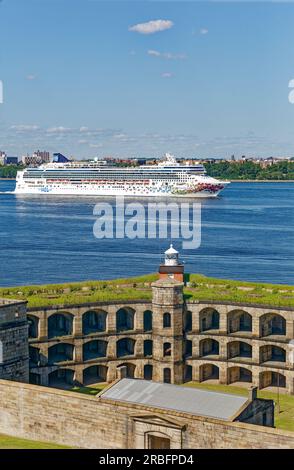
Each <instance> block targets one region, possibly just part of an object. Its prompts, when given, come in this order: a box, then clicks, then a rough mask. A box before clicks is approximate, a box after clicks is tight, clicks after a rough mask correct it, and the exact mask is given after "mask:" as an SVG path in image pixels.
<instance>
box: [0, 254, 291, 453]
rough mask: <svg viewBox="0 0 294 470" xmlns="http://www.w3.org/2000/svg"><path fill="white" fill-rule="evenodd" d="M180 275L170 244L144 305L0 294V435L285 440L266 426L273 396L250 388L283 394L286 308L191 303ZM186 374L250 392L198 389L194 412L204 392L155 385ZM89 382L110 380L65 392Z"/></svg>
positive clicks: (188, 441) (188, 443)
mask: <svg viewBox="0 0 294 470" xmlns="http://www.w3.org/2000/svg"><path fill="white" fill-rule="evenodd" d="M183 280H184V269H183V265H182V264H181V263H180V261H179V254H178V252H177V251H176V250H174V249H173V248H172V247H171V248H170V249H169V250H167V251H166V253H165V262H164V263H163V264H162V265H161V266H160V268H159V279H158V280H157V281H156V282H154V283H152V300H151V301H150V302H146V301H133V302H132V301H127V302H123V303H121V302H95V303H87V304H85V303H83V304H82V303H81V304H77V305H57V306H54V307H53V306H52V307H51V306H50V307H49V306H48V307H42V308H27V305H26V302H24V301H10V300H9V301H8V300H1V302H0V417H1V419H0V433H4V434H5V433H6V434H11V435H15V436H19V437H27V438H31V439H41V440H45V441H49V442H57V443H61V444H66V445H70V446H72V445H74V446H77V447H90V448H121V449H123V448H134V447H135V448H211V447H218V448H241V447H245V448H262V447H264V448H273V447H279V448H287V447H291V448H294V435H293V434H292V433H286V432H285V431H281V430H276V429H274V428H272V427H271V426H273V402H272V401H271V400H262V399H258V398H257V395H256V389H257V388H259V389H262V388H266V387H276V386H277V387H279V388H281V389H284V391H285V392H286V393H289V394H293V382H294V368H293V361H292V355H293V354H292V352H293V351H292V343H291V340H293V338H294V330H293V325H294V318H293V310H294V309H291V308H278V307H275V308H274V309H273V308H272V307H269V306H266V305H264V306H260V305H259V306H255V305H252V304H230V303H229V302H227V303H224V302H223V303H219V302H218V303H217V302H212V301H209V299H208V300H207V301H201V302H195V301H194V302H191V301H189V300H187V299H185V298H184V295H183V287H184V282H183ZM133 378H135V379H145V380H144V381H143V382H144V383H143V385H140V383H141V382H142V380H141V381H140V380H139V381H138V380H137V381H134V380H132V379H133ZM1 379H4V380H1ZM151 380H152V382H151ZM191 380H193V381H199V382H206V381H207V382H208V383H209V382H213V383H221V384H231V383H235V384H239V385H240V384H244V383H245V384H246V383H247V384H248V385H249V386H250V391H249V399H246V398H245V399H244V397H243V398H242V397H238V398H237V402H238V403H235V404H234V400H235V399H234V396H233V395H227V396H224V395H223V394H219V393H216V392H209V393H208V395H207V396H205V398H204V402H203V403H204V404H203V405H197V406H198V411H197V410H196V408H195V407H196V402H197V400H198V398H199V400H200V402H199V403H201V400H202V398H201V397H203V396H204V395H203V394H205V393H207V392H205V391H202V392H196V391H195V390H194V391H193V390H192V391H191V392H188V390H189V389H187V388H186V387H176V388H175V389H173V392H172V393H171V391H170V392H169V391H168V392H167V395H165V394H166V389H163V388H162V389H158V388H157V387H164V386H166V384H182V383H184V382H187V381H191ZM124 381H126V382H124ZM128 381H129V382H128ZM147 381H150V385H148V382H147ZM99 382H104V383H105V382H108V383H109V384H111V385H109V387H108V388H106V389H104V390H103V391H102V392H101V393H102V394H98V395H97V397H94V396H87V395H83V394H77V393H74V392H70V391H68V390H67V389H71V388H72V387H73V386H74V385H78V386H81V385H84V386H89V385H91V384H97V383H99ZM128 387H133V388H134V390H135V392H134V393H133V395H132V394H131V395H132V396H136V397H137V399H136V400H134V401H132V399H131V397H130V393H129V390H131V388H130V389H129V388H128ZM136 387H138V388H139V389H140V387H141V391H139V392H137V390H136ZM151 388H152V391H151ZM57 389H60V390H57ZM183 389H185V390H183ZM169 390H171V389H169ZM190 390H191V389H190ZM147 392H148V393H147ZM190 393H192V395H191V396H190ZM197 393H198V395H197ZM201 393H202V395H201ZM146 394H147V395H146ZM183 394H184V395H183ZM123 395H124V396H125V397H126V398H125V399H123V400H122V399H121V398H119V397H122V396H123ZM163 396H166V397H168V396H169V400H170V402H171V405H170V407H169V406H166V407H165V404H164V402H162V397H163ZM188 396H189V399H188ZM138 397H139V398H138ZM150 397H151V398H150ZM183 397H187V400H186V399H185V398H183ZM197 397H198V398H197ZM228 397H229V398H228ZM147 399H150V403H149V404H148V403H147V402H146V400H147ZM195 400H196V401H195ZM209 400H210V401H211V405H209V406H208V405H207V404H208V402H209ZM219 400H220V402H219ZM218 402H219V403H226V402H228V407H229V408H228V410H229V411H228V413H227V416H225V415H223V412H224V410H225V407H224V406H223V405H222V404H221V405H217V403H218ZM160 403H163V405H160ZM41 405H42V406H41ZM199 406H200V407H199ZM202 406H203V407H202ZM189 407H190V408H189ZM191 407H192V408H191ZM205 407H207V410H206V411H205ZM165 408H166V409H165ZM191 410H192V413H191ZM53 416H54V417H55V418H54V419H53V418H52V417H53ZM97 428H99V429H100V432H99V433H97V432H95V431H96V430H97ZM165 446H166V447H165Z"/></svg>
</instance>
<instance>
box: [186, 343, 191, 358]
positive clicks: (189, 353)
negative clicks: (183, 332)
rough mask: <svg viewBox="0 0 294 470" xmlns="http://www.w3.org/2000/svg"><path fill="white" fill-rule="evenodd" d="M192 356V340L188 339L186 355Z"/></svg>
mask: <svg viewBox="0 0 294 470" xmlns="http://www.w3.org/2000/svg"><path fill="white" fill-rule="evenodd" d="M191 356H192V341H191V340H189V339H187V340H186V341H185V357H191Z"/></svg>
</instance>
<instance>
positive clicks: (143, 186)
mask: <svg viewBox="0 0 294 470" xmlns="http://www.w3.org/2000/svg"><path fill="white" fill-rule="evenodd" d="M227 184H228V183H227V182H222V181H218V180H217V179H215V178H211V177H210V176H208V175H207V174H206V170H205V168H204V166H203V165H201V164H195V165H184V164H180V163H179V162H177V160H176V158H175V157H174V156H173V155H170V154H165V156H164V157H163V159H162V160H160V161H158V163H157V164H156V165H142V166H138V167H131V166H129V167H119V166H109V165H107V164H103V162H99V161H93V162H77V161H76V162H71V161H65V162H52V163H46V164H44V165H41V166H39V167H38V168H27V169H25V170H23V171H19V172H18V173H17V178H16V188H15V193H16V194H55V195H74V196H78V195H81V196H134V197H139V196H140V197H142V196H143V197H149V196H152V197H162V196H168V197H204V198H207V197H216V196H218V195H219V193H220V192H221V191H222V190H223V189H224V187H225V186H226V185H227Z"/></svg>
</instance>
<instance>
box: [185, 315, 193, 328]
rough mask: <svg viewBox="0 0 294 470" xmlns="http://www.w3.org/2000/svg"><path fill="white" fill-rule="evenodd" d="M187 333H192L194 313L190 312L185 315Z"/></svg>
mask: <svg viewBox="0 0 294 470" xmlns="http://www.w3.org/2000/svg"><path fill="white" fill-rule="evenodd" d="M185 331H192V312H190V311H189V310H188V311H187V312H186V315H185Z"/></svg>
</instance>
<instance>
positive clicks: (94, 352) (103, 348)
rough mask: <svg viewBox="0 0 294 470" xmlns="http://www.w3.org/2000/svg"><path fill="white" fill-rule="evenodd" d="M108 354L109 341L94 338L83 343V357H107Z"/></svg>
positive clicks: (89, 358)
mask: <svg viewBox="0 0 294 470" xmlns="http://www.w3.org/2000/svg"><path fill="white" fill-rule="evenodd" d="M106 355H107V341H103V340H94V341H88V342H87V343H85V344H84V345H83V359H84V361H89V360H91V359H96V358H99V357H106Z"/></svg>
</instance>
